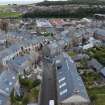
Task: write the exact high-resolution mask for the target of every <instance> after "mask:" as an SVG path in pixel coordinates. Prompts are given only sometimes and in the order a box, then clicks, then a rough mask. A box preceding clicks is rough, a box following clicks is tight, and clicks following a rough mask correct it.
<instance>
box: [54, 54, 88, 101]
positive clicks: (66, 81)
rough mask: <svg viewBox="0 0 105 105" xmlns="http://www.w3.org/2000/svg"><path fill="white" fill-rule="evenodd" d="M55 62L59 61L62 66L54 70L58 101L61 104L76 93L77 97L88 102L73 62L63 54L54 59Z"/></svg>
mask: <svg viewBox="0 0 105 105" xmlns="http://www.w3.org/2000/svg"><path fill="white" fill-rule="evenodd" d="M57 60H60V61H61V64H62V67H61V68H60V69H57V70H56V78H57V93H58V101H59V102H63V101H64V100H66V99H68V98H69V97H72V96H73V95H75V94H76V92H78V95H80V96H81V97H83V98H84V99H86V100H87V102H89V98H88V95H87V92H86V89H85V86H84V84H83V81H82V79H81V77H80V76H79V74H78V72H77V68H76V65H75V63H74V61H73V60H72V59H71V58H70V57H69V56H68V55H67V54H65V53H63V54H61V55H60V56H58V57H56V59H55V61H57Z"/></svg>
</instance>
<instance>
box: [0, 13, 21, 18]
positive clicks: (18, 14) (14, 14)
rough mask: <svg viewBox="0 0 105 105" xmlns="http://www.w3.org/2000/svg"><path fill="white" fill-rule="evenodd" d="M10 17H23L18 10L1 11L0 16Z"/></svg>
mask: <svg viewBox="0 0 105 105" xmlns="http://www.w3.org/2000/svg"><path fill="white" fill-rule="evenodd" d="M9 17H21V13H17V12H10V13H9V12H4V13H0V18H9Z"/></svg>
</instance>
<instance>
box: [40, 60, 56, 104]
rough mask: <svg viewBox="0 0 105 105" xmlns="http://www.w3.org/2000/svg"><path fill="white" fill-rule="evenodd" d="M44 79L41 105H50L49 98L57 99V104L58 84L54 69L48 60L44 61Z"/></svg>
mask: <svg viewBox="0 0 105 105" xmlns="http://www.w3.org/2000/svg"><path fill="white" fill-rule="evenodd" d="M43 66H44V71H43V80H42V87H41V94H40V105H49V100H55V105H56V85H55V81H56V79H55V75H54V69H53V67H52V65H51V64H50V63H48V61H44V62H43Z"/></svg>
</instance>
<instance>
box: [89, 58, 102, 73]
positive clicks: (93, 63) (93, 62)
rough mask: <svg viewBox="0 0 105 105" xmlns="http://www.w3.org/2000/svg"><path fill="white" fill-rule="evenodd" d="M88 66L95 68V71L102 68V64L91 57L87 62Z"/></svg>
mask: <svg viewBox="0 0 105 105" xmlns="http://www.w3.org/2000/svg"><path fill="white" fill-rule="evenodd" d="M88 66H90V67H92V68H94V69H96V70H97V72H100V70H101V69H102V68H103V66H102V65H101V64H100V63H99V62H98V61H97V60H96V59H92V60H90V61H89V62H88Z"/></svg>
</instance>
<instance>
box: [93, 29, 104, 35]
mask: <svg viewBox="0 0 105 105" xmlns="http://www.w3.org/2000/svg"><path fill="white" fill-rule="evenodd" d="M95 35H101V36H105V30H104V29H99V28H97V29H96V31H95Z"/></svg>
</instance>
